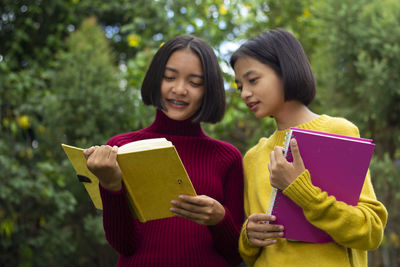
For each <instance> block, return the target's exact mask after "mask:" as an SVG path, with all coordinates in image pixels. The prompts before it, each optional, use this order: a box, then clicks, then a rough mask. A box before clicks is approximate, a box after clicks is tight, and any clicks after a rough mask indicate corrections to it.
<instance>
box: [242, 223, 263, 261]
mask: <svg viewBox="0 0 400 267" xmlns="http://www.w3.org/2000/svg"><path fill="white" fill-rule="evenodd" d="M247 223H248V220H247V219H246V221H245V223H244V224H243V227H242V231H241V233H240V238H239V252H240V256H241V257H242V259H243V260H244V262H245V263H246V264H247V265H248V266H253V265H254V263H255V261H256V260H257V258H258V256H259V254H260V253H261V249H262V248H261V247H256V246H253V245H252V244H251V243H250V241H249V239H248V238H247V230H246V229H247Z"/></svg>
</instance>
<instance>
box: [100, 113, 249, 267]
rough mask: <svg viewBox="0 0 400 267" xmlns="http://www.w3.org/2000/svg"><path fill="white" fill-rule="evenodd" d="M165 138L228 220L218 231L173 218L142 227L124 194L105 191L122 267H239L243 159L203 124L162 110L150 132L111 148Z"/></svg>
mask: <svg viewBox="0 0 400 267" xmlns="http://www.w3.org/2000/svg"><path fill="white" fill-rule="evenodd" d="M158 137H165V138H166V139H167V140H169V141H171V142H172V143H173V144H174V146H175V147H176V150H177V151H178V154H179V156H180V157H181V160H182V162H183V164H184V165H185V168H186V171H187V173H188V175H189V177H190V179H191V180H192V183H193V186H194V188H195V189H196V192H197V194H199V195H207V196H209V197H212V198H214V199H216V200H217V201H219V202H220V203H221V204H222V205H223V206H224V207H225V211H226V212H225V217H224V219H223V220H222V221H221V222H220V223H218V224H217V225H214V226H204V225H199V224H197V223H195V222H192V221H190V220H187V219H183V218H178V217H172V218H166V219H160V220H154V221H148V222H146V223H140V222H139V221H138V220H136V219H133V218H132V217H131V215H130V211H129V207H128V202H127V200H126V192H125V190H124V188H123V189H122V190H121V191H118V192H111V191H108V190H106V189H104V188H102V187H101V186H100V192H101V197H102V201H103V224H104V230H105V233H106V238H107V240H108V242H109V243H110V244H111V246H112V247H113V248H114V249H115V250H116V251H117V252H118V253H119V254H120V257H119V260H118V266H174V267H179V266H185V267H186V266H205V267H211V266H218V267H222V266H235V265H237V264H239V263H240V262H241V259H240V256H239V254H238V238H239V234H240V228H241V225H242V223H243V214H244V212H243V168H242V156H241V154H240V152H239V151H238V150H237V149H236V148H235V147H234V146H232V145H230V144H228V143H226V142H223V141H218V140H215V139H212V138H210V137H208V136H207V135H205V134H204V132H203V131H202V129H201V126H200V124H198V123H192V122H191V121H190V120H185V121H175V120H171V119H170V118H168V117H167V116H166V115H165V114H164V113H163V112H161V111H160V110H157V114H156V118H155V121H154V122H153V123H152V124H151V125H150V126H149V127H147V128H145V129H142V130H139V131H136V132H130V133H126V134H120V135H117V136H114V137H113V138H111V139H110V140H109V141H108V142H107V144H108V145H110V146H113V145H116V146H122V145H123V144H126V143H129V142H132V141H136V140H141V139H147V138H158Z"/></svg>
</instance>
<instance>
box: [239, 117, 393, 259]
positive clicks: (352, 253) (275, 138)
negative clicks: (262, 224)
mask: <svg viewBox="0 0 400 267" xmlns="http://www.w3.org/2000/svg"><path fill="white" fill-rule="evenodd" d="M296 127H297V128H304V129H310V130H316V131H324V132H330V133H335V134H343V135H349V136H356V137H359V132H358V128H357V127H356V126H355V125H354V124H352V123H351V122H349V121H347V120H345V119H343V118H334V117H330V116H327V115H321V116H319V117H318V118H316V119H314V120H312V121H311V122H308V123H305V124H302V125H299V126H296ZM287 131H288V130H283V131H275V132H274V133H273V134H272V135H271V136H270V137H269V138H261V139H260V141H259V143H258V144H257V145H256V146H254V147H253V148H251V149H250V150H249V151H248V152H247V153H246V155H245V157H244V171H245V188H244V189H245V191H244V201H245V202H244V206H245V212H246V215H247V217H248V216H249V215H250V214H253V213H265V211H266V208H267V205H268V199H269V195H270V193H271V185H270V182H269V171H268V162H269V160H270V159H269V155H270V152H271V151H272V150H273V148H274V147H275V146H282V145H283V142H284V137H285V135H286V132H287ZM300 153H301V151H300ZM283 193H284V194H285V195H286V196H288V197H289V198H291V199H292V200H293V201H294V202H295V203H297V204H298V205H299V206H300V207H302V208H303V211H304V214H305V216H306V218H307V219H308V220H309V221H310V222H311V223H312V224H314V225H315V226H317V227H319V228H321V229H323V230H324V231H326V232H327V233H328V234H330V235H331V236H332V238H333V239H334V240H335V242H330V243H325V244H314V243H305V242H297V241H289V240H287V239H285V238H280V239H278V242H277V243H276V244H273V245H270V246H267V247H263V248H260V247H255V246H253V245H251V244H250V243H249V240H248V238H247V233H246V225H247V220H246V222H245V223H244V225H243V228H242V232H241V235H240V239H239V251H240V254H241V256H242V258H243V259H244V261H245V262H246V263H247V264H248V265H249V266H253V265H254V266H267V267H274V266H279V267H291V266H296V267H302V266H307V267H313V266H318V267H320V266H324V267H330V266H332V267H333V266H335V267H336V266H337V267H346V266H367V250H372V249H375V248H377V247H378V246H379V245H380V243H381V241H382V237H383V231H384V227H385V225H386V221H387V211H386V209H385V207H384V206H383V204H382V203H380V202H379V201H377V200H376V196H375V193H374V189H373V187H372V183H371V178H370V174H369V171H368V173H367V176H366V179H365V183H364V186H363V189H362V192H361V196H360V200H359V202H358V205H357V206H350V205H347V204H345V203H344V202H341V201H336V200H335V198H334V197H333V196H327V194H326V193H324V192H321V190H320V189H319V188H318V187H315V186H313V185H312V182H311V177H310V174H309V173H308V171H307V170H306V171H304V172H303V173H302V174H301V175H300V176H299V177H297V178H296V180H295V181H294V182H293V183H292V184H290V185H289V186H288V187H287V188H286V189H285V190H284V191H283Z"/></svg>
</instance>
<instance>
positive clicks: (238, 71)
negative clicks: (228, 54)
mask: <svg viewBox="0 0 400 267" xmlns="http://www.w3.org/2000/svg"><path fill="white" fill-rule="evenodd" d="M234 69H235V80H236V84H237V86H238V89H239V90H240V91H241V94H240V96H241V98H242V99H243V101H244V102H245V103H246V105H247V106H248V107H249V108H250V110H251V111H253V113H254V116H256V117H257V118H263V117H266V116H273V117H276V116H278V114H279V112H280V111H281V110H282V109H283V106H284V104H285V96H284V88H283V82H282V79H281V78H280V77H279V76H278V75H277V74H276V72H275V71H274V69H272V68H271V67H269V66H268V65H266V64H263V63H261V62H260V61H258V60H256V59H254V58H252V57H240V58H238V59H237V61H236V63H235V66H234Z"/></svg>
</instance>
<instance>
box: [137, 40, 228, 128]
mask: <svg viewBox="0 0 400 267" xmlns="http://www.w3.org/2000/svg"><path fill="white" fill-rule="evenodd" d="M182 49H190V50H191V51H193V52H194V53H195V54H196V55H197V56H198V57H199V58H200V61H201V65H202V68H203V75H204V96H203V99H202V104H201V107H200V109H199V110H198V111H197V112H196V114H195V115H194V117H193V120H192V121H193V122H211V123H215V122H218V121H220V120H221V119H222V118H223V116H224V113H225V88H224V80H223V77H222V72H221V69H220V67H219V63H218V59H217V56H216V55H215V53H214V50H213V49H212V48H211V47H210V45H208V44H207V43H206V42H205V41H203V40H202V39H200V38H197V37H194V36H192V35H179V36H177V37H175V38H173V39H171V40H169V41H167V42H166V43H165V44H164V45H162V46H161V47H160V49H159V50H158V51H157V53H156V54H155V55H154V57H153V60H152V61H151V64H150V66H149V68H148V70H147V72H146V76H145V77H144V80H143V83H142V88H141V94H142V99H143V103H144V104H146V105H153V106H155V107H157V108H159V109H163V110H165V107H164V106H163V104H162V99H161V81H162V77H163V75H164V71H165V66H166V64H167V61H168V59H169V57H170V56H171V55H172V53H174V52H176V51H178V50H182Z"/></svg>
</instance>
